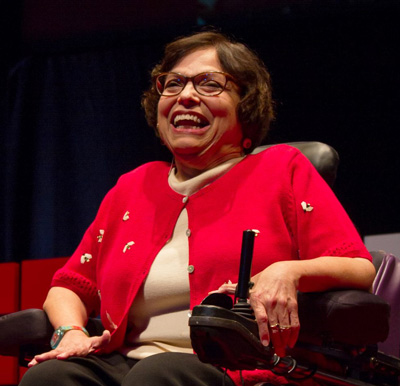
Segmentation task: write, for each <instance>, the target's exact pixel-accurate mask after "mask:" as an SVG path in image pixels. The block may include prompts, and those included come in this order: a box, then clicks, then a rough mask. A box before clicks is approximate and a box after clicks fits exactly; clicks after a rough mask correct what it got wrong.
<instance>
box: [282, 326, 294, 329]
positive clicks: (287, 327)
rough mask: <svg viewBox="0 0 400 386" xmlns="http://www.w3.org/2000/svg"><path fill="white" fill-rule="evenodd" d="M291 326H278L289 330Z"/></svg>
mask: <svg viewBox="0 0 400 386" xmlns="http://www.w3.org/2000/svg"><path fill="white" fill-rule="evenodd" d="M291 328H292V326H279V329H280V330H290V329H291Z"/></svg>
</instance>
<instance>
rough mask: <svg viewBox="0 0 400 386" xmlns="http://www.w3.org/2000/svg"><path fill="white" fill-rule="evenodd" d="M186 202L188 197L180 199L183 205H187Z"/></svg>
mask: <svg viewBox="0 0 400 386" xmlns="http://www.w3.org/2000/svg"><path fill="white" fill-rule="evenodd" d="M187 200H189V197H188V196H185V197H183V198H182V202H183V203H184V204H186V203H187Z"/></svg>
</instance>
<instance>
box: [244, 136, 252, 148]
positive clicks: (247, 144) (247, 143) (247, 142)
mask: <svg viewBox="0 0 400 386" xmlns="http://www.w3.org/2000/svg"><path fill="white" fill-rule="evenodd" d="M251 144H252V142H251V139H250V138H245V139H244V140H243V142H242V146H243V149H250V148H251Z"/></svg>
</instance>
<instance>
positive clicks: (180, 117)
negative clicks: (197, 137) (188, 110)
mask: <svg viewBox="0 0 400 386" xmlns="http://www.w3.org/2000/svg"><path fill="white" fill-rule="evenodd" d="M179 121H193V122H194V123H197V124H200V123H201V120H200V118H198V117H196V116H195V115H192V114H180V115H177V116H176V117H175V119H174V126H176V125H177V123H178V122H179Z"/></svg>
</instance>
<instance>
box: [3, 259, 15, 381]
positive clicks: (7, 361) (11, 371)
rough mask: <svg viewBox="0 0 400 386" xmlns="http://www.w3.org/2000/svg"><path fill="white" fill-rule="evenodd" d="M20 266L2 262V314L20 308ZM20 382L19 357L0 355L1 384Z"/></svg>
mask: <svg viewBox="0 0 400 386" xmlns="http://www.w3.org/2000/svg"><path fill="white" fill-rule="evenodd" d="M19 283H20V266H19V264H18V263H1V264H0V294H1V295H0V315H1V314H8V313H11V312H15V311H18V310H19V299H20V297H19V294H20V286H19ZM17 383H18V358H16V357H9V356H0V385H13V384H17Z"/></svg>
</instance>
